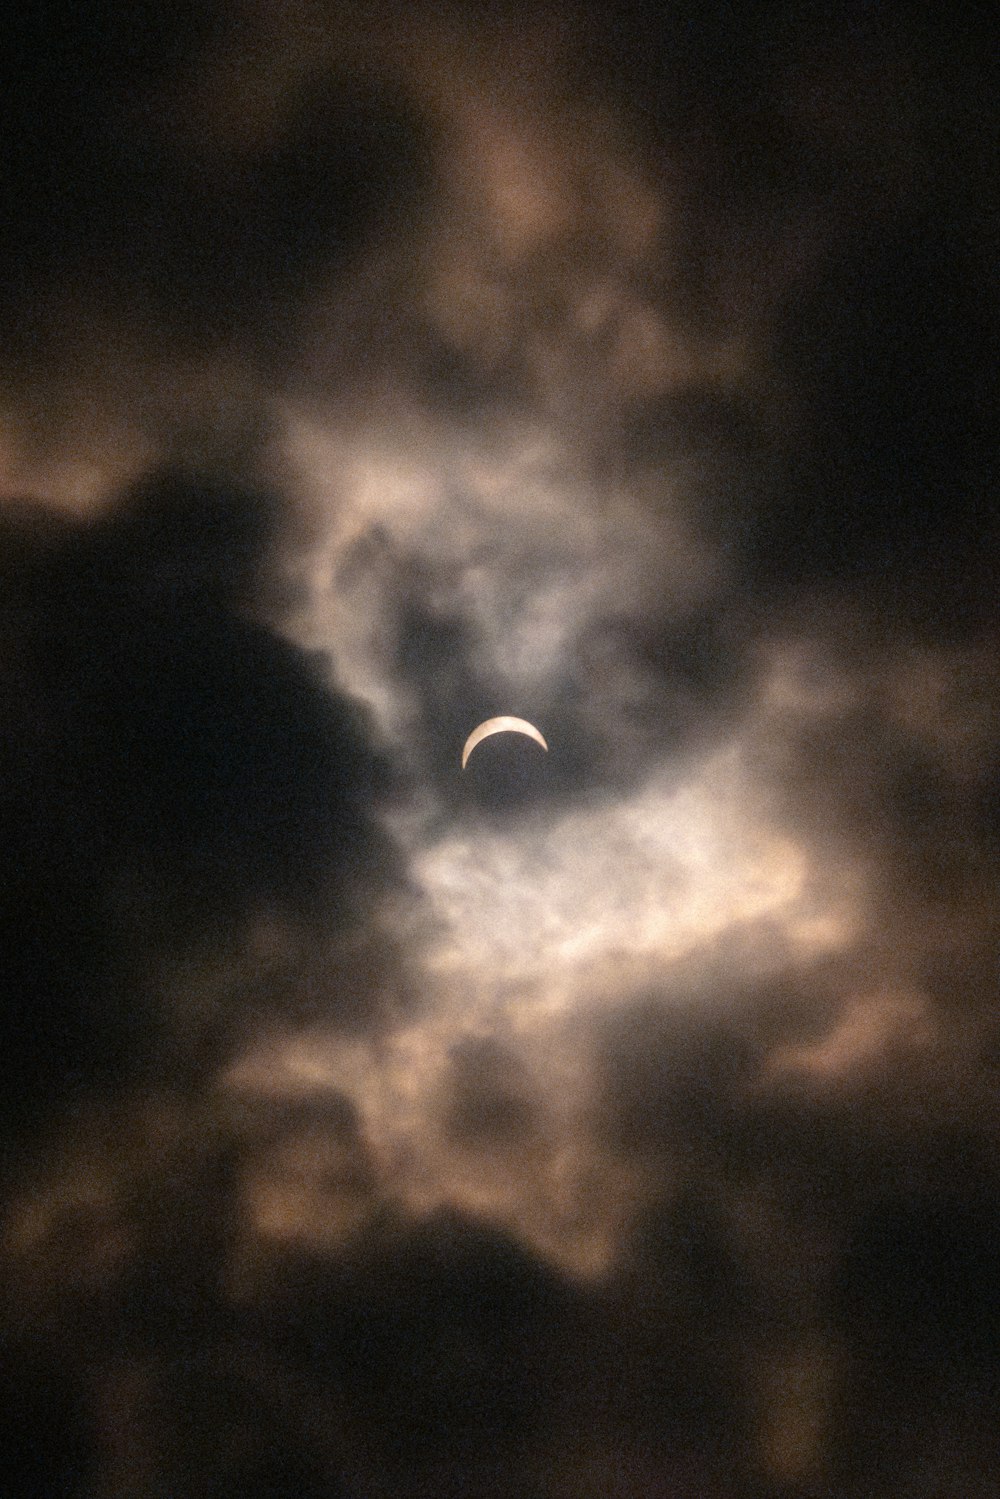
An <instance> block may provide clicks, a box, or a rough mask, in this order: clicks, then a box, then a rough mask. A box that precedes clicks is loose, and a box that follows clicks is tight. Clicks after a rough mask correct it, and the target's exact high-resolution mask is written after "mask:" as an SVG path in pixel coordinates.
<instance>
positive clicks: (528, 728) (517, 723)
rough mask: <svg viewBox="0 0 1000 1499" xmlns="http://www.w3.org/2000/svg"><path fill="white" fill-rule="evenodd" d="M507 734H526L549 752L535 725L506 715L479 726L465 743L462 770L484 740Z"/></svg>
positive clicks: (524, 719) (523, 719)
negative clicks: (495, 735) (492, 735)
mask: <svg viewBox="0 0 1000 1499" xmlns="http://www.w3.org/2000/svg"><path fill="white" fill-rule="evenodd" d="M505 733H509V734H526V735H527V736H528V738H529V739H533V740H534V741H535V743H536V744H540V745H541V746H542V749H543V750H546V751H548V745H547V744H546V743H545V740H544V739H543V738H542V736H541V734H540V733H539V731H538V729H536V728H535V725H534V724H533V723H529V722H528V720H527V719H526V718H510V717H507V716H506V715H504V716H502V717H500V718H487V719H486V720H485V721H484V722H483V723H481V724H480V725H479V727H478V729H473V731H472V733H471V734H470V735H469V737H468V739H467V740H466V741H465V748H464V749H463V750H462V769H463V770H464V769H465V766H466V763H467V761H468V758H469V756H470V755H471V754H472V751H473V750H474V749H475V747H476V745H477V744H479V743H481V742H482V740H484V739H488V738H489V736H490V735H491V734H505Z"/></svg>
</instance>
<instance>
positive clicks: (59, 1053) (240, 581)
mask: <svg viewBox="0 0 1000 1499" xmlns="http://www.w3.org/2000/svg"><path fill="white" fill-rule="evenodd" d="M276 504H277V501H276V498H275V497H274V496H273V495H270V494H267V493H264V492H256V493H255V492H251V491H247V490H245V489H242V488H240V487H238V486H235V485H232V484H229V483H219V482H218V481H212V480H206V481H202V480H199V479H198V478H197V477H195V476H185V475H181V474H162V475H160V476H158V477H156V478H154V479H152V480H150V481H149V482H148V483H144V484H143V485H142V486H140V487H138V488H137V489H136V490H135V491H133V493H132V494H130V495H129V496H127V497H126V498H125V499H124V500H123V501H122V502H121V503H120V504H119V505H117V506H114V507H113V508H112V509H110V510H109V511H107V512H106V513H105V514H104V515H103V516H101V517H100V518H99V519H97V520H95V521H93V522H91V523H89V524H84V525H80V526H71V525H66V526H63V527H57V526H53V523H52V522H51V520H48V519H46V518H45V517H43V516H41V515H39V514H38V513H37V512H35V511H32V510H24V511H22V512H20V513H18V512H14V511H10V512H8V514H7V517H6V528H7V534H8V539H9V543H10V545H9V558H10V564H9V574H8V575H9V583H8V588H7V592H6V613H7V631H6V634H7V640H6V646H5V676H6V678H7V682H8V687H9V690H8V693H7V714H6V722H5V726H4V760H5V766H4V772H3V778H2V779H3V785H4V792H3V799H4V825H5V828H6V837H5V856H4V857H5V865H6V873H5V885H6V890H7V900H6V903H5V923H6V930H7V934H8V950H9V953H10V962H9V963H8V965H7V969H6V976H5V1034H6V1036H7V1042H6V1046H5V1052H6V1061H5V1075H6V1078H7V1082H6V1086H5V1089H4V1096H5V1101H6V1106H7V1107H8V1108H9V1109H11V1110H13V1112H14V1113H15V1114H16V1113H17V1112H19V1111H20V1110H21V1109H28V1110H30V1111H34V1110H36V1109H42V1110H44V1109H45V1108H46V1107H47V1101H48V1099H49V1097H50V1096H51V1091H50V1090H53V1089H54V1090H55V1094H56V1096H60V1095H62V1094H63V1093H64V1092H65V1090H66V1089H67V1087H71V1086H73V1085H74V1084H76V1083H79V1082H84V1083H88V1082H91V1081H95V1080H99V1079H114V1078H119V1077H121V1076H122V1075H123V1074H124V1076H126V1077H127V1076H128V1074H129V1069H130V1065H131V1064H132V1063H134V1062H135V1061H136V1060H137V1059H138V1058H141V1057H143V1056H144V1055H146V1054H147V1053H148V1051H149V1049H150V1043H151V1040H152V1038H153V1037H154V1036H155V1035H156V1034H157V1033H158V1032H160V1031H161V1030H162V1029H163V1028H164V1027H166V1028H167V1029H170V1027H171V1025H172V1020H171V1017H170V1016H169V1015H165V1014H158V1013H157V1008H158V1006H157V1003H156V1001H155V1000H154V997H153V996H154V993H155V991H156V988H157V986H158V978H157V975H158V973H159V971H160V967H161V964H162V962H163V960H164V958H165V957H166V956H167V955H169V954H170V953H172V952H183V951H191V950H194V951H198V950H201V949H203V948H204V947H205V946H206V945H208V946H209V947H212V946H220V945H221V946H225V947H229V946H230V945H231V944H232V943H233V939H234V936H235V934H236V933H237V932H239V931H241V930H242V931H243V932H246V930H247V927H248V924H249V923H251V922H252V920H253V919H254V918H255V917H258V916H259V915H260V914H261V913H266V912H268V911H269V910H270V909H271V908H277V909H279V910H281V909H284V910H287V911H289V912H290V913H293V914H297V915H299V916H301V917H303V918H306V919H309V918H311V919H313V920H317V919H319V917H320V916H322V919H323V921H324V923H326V924H329V923H334V924H336V923H338V922H340V923H343V922H345V921H349V920H350V918H351V915H352V913H354V912H356V911H357V910H358V909H361V910H364V909H365V908H366V906H367V903H368V899H369V896H368V892H369V891H370V890H372V889H377V888H378V887H380V886H382V885H383V884H384V882H385V880H386V878H387V877H388V879H389V880H390V881H391V880H392V879H394V878H395V874H394V871H393V861H392V856H391V854H390V852H389V846H388V843H387V841H386V840H385V839H384V837H383V836H382V834H381V833H380V832H379V831H378V830H377V829H376V827H375V824H374V822H373V820H372V816H371V806H372V803H373V801H374V799H375V798H377V797H378V796H379V795H381V794H382V793H383V792H384V791H385V790H386V789H387V786H388V779H387V772H386V769H385V767H384V765H382V764H381V763H380V762H379V761H378V759H377V758H376V757H375V755H374V754H373V753H372V751H371V750H370V749H369V747H368V745H367V743H366V730H365V725H364V722H363V720H362V718H361V716H360V715H359V713H358V711H357V710H356V708H354V707H353V706H352V705H350V704H348V703H346V702H344V701H343V700H338V699H337V698H336V697H335V696H334V695H333V694H332V693H331V691H330V690H329V689H328V687H327V686H326V684H325V683H324V680H323V676H322V664H323V663H322V662H318V661H311V660H309V659H307V658H306V657H305V656H304V655H303V653H302V652H300V651H299V650H297V649H296V648H295V647H293V646H291V645H289V644H287V643H286V642H285V641H283V640H282V639H280V638H279V637H278V636H276V635H275V634H274V633H273V632H271V631H270V630H268V629H267V628H266V627H265V626H264V625H262V624H259V623H255V622H254V621H253V618H252V617H251V615H250V614H249V613H248V612H247V611H248V606H249V605H250V603H251V602H252V601H253V597H254V594H255V592H256V591H257V589H258V584H259V574H260V573H261V571H262V569H263V568H264V566H265V559H266V555H267V545H268V539H269V533H270V531H271V529H272V527H273V524H274V517H275V507H276ZM244 940H245V939H244ZM236 1003H238V1001H236ZM227 1024H228V1025H233V1024H235V1026H236V1028H237V1029H238V1028H239V1019H238V1016H235V1015H234V1016H231V1017H230V1019H229V1021H228V1022H227V1023H224V1024H223V1027H222V1028H223V1031H225V1029H226V1028H227ZM183 1045H184V1043H183V1041H182V1042H181V1046H182V1048H183ZM153 1049H154V1051H155V1050H156V1048H155V1046H154V1048H153Z"/></svg>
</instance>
